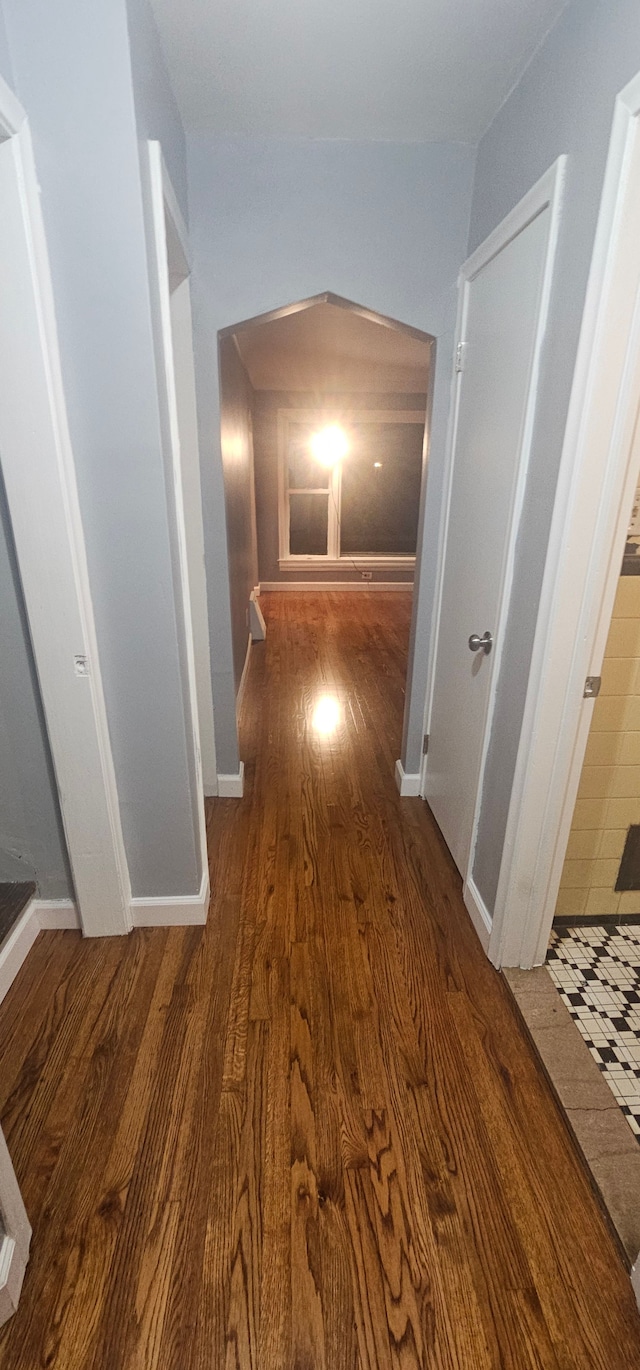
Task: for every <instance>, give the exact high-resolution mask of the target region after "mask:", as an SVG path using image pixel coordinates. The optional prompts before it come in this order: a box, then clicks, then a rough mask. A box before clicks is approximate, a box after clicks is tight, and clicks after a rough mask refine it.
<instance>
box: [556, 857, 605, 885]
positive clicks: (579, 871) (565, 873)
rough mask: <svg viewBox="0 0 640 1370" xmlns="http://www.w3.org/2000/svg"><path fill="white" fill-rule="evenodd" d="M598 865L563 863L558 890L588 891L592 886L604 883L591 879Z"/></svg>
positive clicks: (585, 862) (575, 862) (592, 862)
mask: <svg viewBox="0 0 640 1370" xmlns="http://www.w3.org/2000/svg"><path fill="white" fill-rule="evenodd" d="M599 864H600V862H598V861H571V860H568V861H565V863H564V866H563V869H562V880H561V882H560V888H561V889H569V890H570V889H582V890H588V889H591V886H592V885H596V884H604V881H602V880H594V878H593V874H594V869H595V867H596V866H597V865H599Z"/></svg>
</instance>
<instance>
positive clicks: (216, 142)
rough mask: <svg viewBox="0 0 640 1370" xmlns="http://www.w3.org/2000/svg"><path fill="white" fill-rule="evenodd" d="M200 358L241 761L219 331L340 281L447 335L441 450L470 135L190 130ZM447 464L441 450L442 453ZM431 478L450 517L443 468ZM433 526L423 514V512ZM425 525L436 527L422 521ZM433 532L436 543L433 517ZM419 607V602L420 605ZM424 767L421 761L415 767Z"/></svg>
mask: <svg viewBox="0 0 640 1370" xmlns="http://www.w3.org/2000/svg"><path fill="white" fill-rule="evenodd" d="M187 142H188V155H189V204H190V225H191V244H192V251H193V257H194V274H193V278H192V281H193V292H194V293H193V299H194V321H195V329H196V366H197V373H198V375H197V380H198V405H199V415H200V417H199V422H200V453H201V459H202V463H203V493H204V503H205V511H204V512H205V538H206V543H207V570H208V577H209V584H210V587H211V589H212V591H215V594H214V593H211V595H210V619H211V622H210V627H211V645H212V658H213V666H214V671H213V680H214V689H215V691H216V693H215V694H214V703H215V705H216V746H217V747H218V751H219V754H220V755H221V757H224V764H223V763H222V760H221V761H220V762H219V764H220V769H221V770H230V771H233V770H235V769H237V737H236V730H235V710H234V702H233V660H232V652H231V645H230V643H231V616H230V609H229V602H228V594H227V593H226V591H225V590H224V588H223V587H225V582H226V575H227V572H226V562H227V550H226V529H225V524H224V494H223V488H222V465H221V459H220V443H219V436H218V434H219V403H218V393H217V348H216V334H217V331H218V329H220V328H225V327H228V326H230V325H232V324H234V323H237V322H239V321H240V320H242V319H247V318H250V317H252V316H253V315H255V314H260V313H263V312H265V311H267V310H270V309H274V308H276V307H278V306H279V305H283V304H287V303H289V302H291V301H294V300H299V299H304V298H306V297H308V296H310V295H316V294H319V293H321V292H322V291H325V290H331V291H333V292H334V293H336V294H338V295H342V296H344V297H346V298H347V299H352V300H356V301H357V302H358V303H360V304H365V305H368V306H369V307H370V308H372V309H375V310H377V311H379V312H380V313H383V314H389V315H391V316H392V317H393V318H397V319H400V320H402V321H404V322H406V323H410V324H413V325H415V326H416V327H417V328H420V329H422V330H424V331H425V332H428V333H432V334H434V335H436V337H438V340H439V343H440V344H441V346H440V349H439V352H440V355H441V356H442V363H441V364H439V365H438V363H437V373H438V375H437V381H436V394H435V402H434V408H433V416H432V427H431V435H432V437H431V441H432V452H433V453H434V454H438V456H440V455H441V452H442V449H443V446H444V433H445V428H446V417H447V411H448V395H449V378H450V349H451V344H452V339H453V327H454V320H455V308H456V288H455V287H456V277H457V272H458V268H459V266H460V262H461V261H462V260H463V258H464V256H465V251H466V242H467V234H468V224H469V209H470V202H471V188H472V177H473V166H474V152H473V149H471V148H469V147H466V146H463V145H461V144H428V145H427V144H392V143H346V142H345V143H341V142H330V141H326V142H323V141H316V142H313V141H307V140H299V141H297V140H287V139H282V140H281V139H268V140H262V139H257V138H253V139H252V138H247V139H243V138H205V137H201V136H194V137H193V138H191V137H188V139H187ZM440 464H441V462H440ZM430 480H431V482H432V485H433V487H434V491H435V496H436V497H435V500H433V501H430V510H431V515H430V517H431V522H432V523H433V520H434V519H435V523H436V527H437V513H436V514H434V513H433V511H434V510H437V508H438V482H439V467H438V460H436V462H435V465H434V467H432V474H431V476H430ZM421 529H423V525H422V523H421ZM423 531H424V529H423ZM425 537H426V541H427V543H428V544H429V545H430V546H431V547H432V549H433V547H434V528H433V527H432V526H431V524H430V525H429V527H428V528H427V529H426V532H425ZM434 556H435V551H434V550H432V551H431V552H430V557H431V561H430V560H429V557H425V559H424V563H423V573H422V577H421V581H422V584H421V586H420V588H419V594H418V598H420V597H422V598H424V600H425V605H426V609H425V613H423V612H422V610H421V612H420V616H419V622H418V628H417V631H416V636H415V642H414V652H415V658H416V663H417V667H418V669H417V671H416V676H415V682H414V696H415V698H414V700H413V702H412V707H411V709H410V711H409V730H408V732H409V737H410V739H411V743H412V747H413V751H414V752H415V753H416V755H417V757H418V761H419V757H420V754H421V746H422V714H423V710H424V681H425V677H426V665H427V648H428V628H427V629H425V626H424V624H425V614H426V616H427V617H428V613H429V603H428V592H429V586H430V578H431V579H432V577H433V565H432V562H433V558H434ZM414 612H415V608H414ZM415 769H417V766H416V767H415Z"/></svg>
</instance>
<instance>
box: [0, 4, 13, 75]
mask: <svg viewBox="0 0 640 1370" xmlns="http://www.w3.org/2000/svg"><path fill="white" fill-rule="evenodd" d="M0 76H2V79H3V80H4V81H6V82H7V85H8V86H11V87H13V68H12V66H11V54H10V52H9V41H8V38H7V26H6V24H5V22H4V13H3V11H2V7H1V6H0Z"/></svg>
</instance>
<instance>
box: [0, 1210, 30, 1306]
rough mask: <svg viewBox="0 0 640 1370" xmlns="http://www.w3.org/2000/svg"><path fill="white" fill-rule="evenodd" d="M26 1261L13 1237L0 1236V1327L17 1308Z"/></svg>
mask: <svg viewBox="0 0 640 1370" xmlns="http://www.w3.org/2000/svg"><path fill="white" fill-rule="evenodd" d="M26 1268H27V1267H26V1262H25V1259H24V1255H23V1253H22V1252H21V1251H20V1250H19V1248H18V1245H17V1243H16V1242H15V1241H14V1239H13V1237H8V1236H7V1235H6V1233H5V1234H4V1235H3V1236H2V1237H1V1238H0V1327H2V1325H3V1323H5V1322H8V1320H9V1318H12V1317H13V1315H14V1313H15V1312H16V1310H17V1307H18V1302H19V1299H20V1291H21V1289H22V1283H23V1280H24V1277H25V1272H26Z"/></svg>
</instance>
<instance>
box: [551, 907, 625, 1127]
mask: <svg viewBox="0 0 640 1370" xmlns="http://www.w3.org/2000/svg"><path fill="white" fill-rule="evenodd" d="M547 968H548V970H549V973H550V975H551V978H552V980H553V981H554V984H555V985H556V987H557V989H558V990H559V991H560V994H561V995H562V998H563V1000H564V1002H565V1004H566V1005H567V1008H568V1009H569V1012H570V1014H571V1017H572V1018H573V1019H574V1020H575V1022H576V1024H577V1026H578V1027H579V1029H580V1031H581V1033H582V1036H583V1037H584V1039H585V1042H586V1044H587V1046H588V1048H589V1050H590V1052H591V1054H592V1056H594V1057H595V1059H596V1061H597V1063H598V1065H599V1067H600V1069H601V1071H602V1073H603V1075H604V1078H605V1080H606V1081H607V1084H608V1085H609V1086H610V1088H611V1089H612V1091H613V1093H614V1095H615V1097H616V1099H617V1101H618V1103H619V1105H620V1107H621V1109H622V1112H623V1113H624V1114H625V1115H626V1117H627V1119H628V1121H629V1124H630V1126H631V1127H632V1129H633V1131H634V1132H635V1134H636V1137H637V1138H638V1140H639V1141H640V927H633V926H618V927H612V926H608V927H580V928H556V929H554V932H553V935H552V938H551V945H550V947H549V953H548V957H547Z"/></svg>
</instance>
